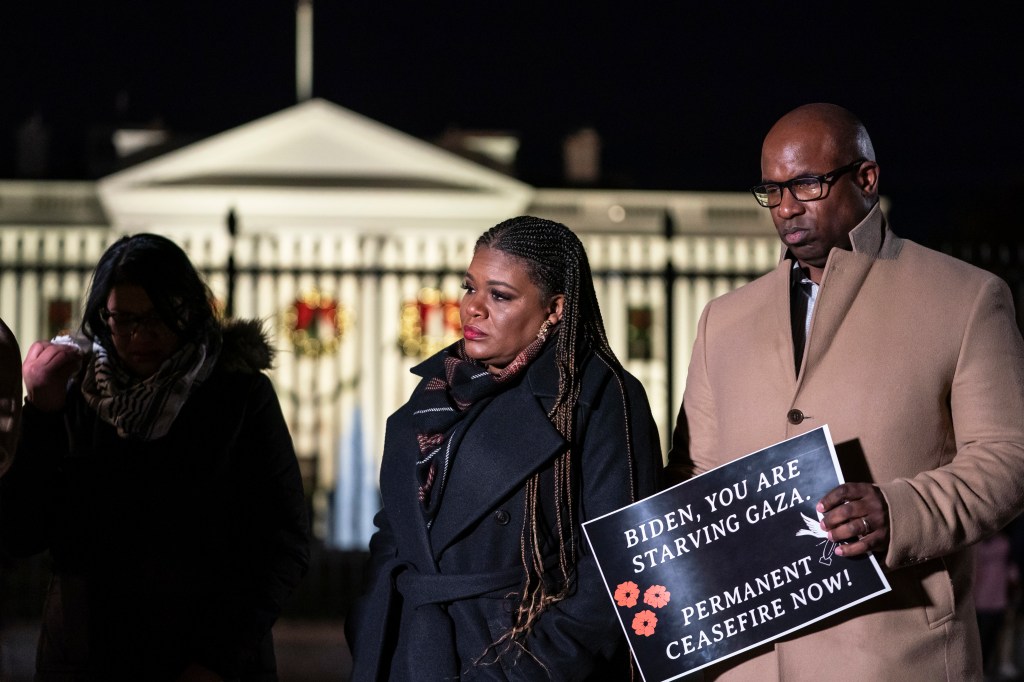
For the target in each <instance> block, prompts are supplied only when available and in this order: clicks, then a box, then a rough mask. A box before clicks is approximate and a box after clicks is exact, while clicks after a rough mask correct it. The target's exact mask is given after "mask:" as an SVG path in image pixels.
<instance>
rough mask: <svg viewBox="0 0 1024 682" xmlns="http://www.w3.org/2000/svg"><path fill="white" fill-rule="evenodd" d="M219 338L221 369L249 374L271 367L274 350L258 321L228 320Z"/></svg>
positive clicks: (261, 323) (261, 324)
mask: <svg viewBox="0 0 1024 682" xmlns="http://www.w3.org/2000/svg"><path fill="white" fill-rule="evenodd" d="M221 336H222V338H223V345H222V346H221V351H220V363H219V364H220V366H221V369H224V370H226V371H229V372H244V373H250V374H251V373H255V372H261V371H263V370H267V369H270V368H271V366H273V362H274V349H273V347H272V346H271V345H270V339H269V337H268V335H267V332H266V330H265V329H264V328H263V322H261V321H260V320H228V321H226V322H224V323H223V326H222V327H221Z"/></svg>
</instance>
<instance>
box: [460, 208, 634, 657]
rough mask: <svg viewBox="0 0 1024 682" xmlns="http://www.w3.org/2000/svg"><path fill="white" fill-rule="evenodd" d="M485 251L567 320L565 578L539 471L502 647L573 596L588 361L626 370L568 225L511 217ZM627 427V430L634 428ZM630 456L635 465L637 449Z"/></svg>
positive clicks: (560, 468) (562, 391) (562, 326)
mask: <svg viewBox="0 0 1024 682" xmlns="http://www.w3.org/2000/svg"><path fill="white" fill-rule="evenodd" d="M480 248H489V249H494V250H497V251H501V252H502V253H504V254H506V255H509V256H513V257H515V258H517V259H519V260H520V261H521V262H522V263H523V265H525V267H526V272H527V276H528V277H529V279H530V281H531V282H533V284H535V285H536V286H537V287H538V288H539V289H540V290H541V294H542V295H543V297H544V298H545V299H547V298H550V297H551V296H554V295H556V294H562V295H563V296H564V302H563V304H562V319H561V321H560V322H559V332H558V334H556V335H555V340H554V341H555V364H556V366H557V367H558V394H557V397H556V398H555V402H554V405H553V406H552V408H551V410H550V411H549V412H548V418H549V419H550V420H551V423H552V424H553V425H554V427H555V428H556V429H557V430H558V432H559V433H560V434H561V435H562V437H563V438H564V439H565V440H566V442H567V443H569V447H568V448H567V449H566V451H565V452H563V453H562V454H560V455H559V456H558V457H557V458H556V460H555V464H554V497H555V499H554V503H555V510H556V518H555V522H556V526H557V540H558V549H559V556H558V559H559V575H558V576H557V577H555V579H553V580H552V579H550V578H551V576H545V566H544V558H543V554H542V542H543V540H544V538H545V536H544V534H543V533H542V532H541V531H540V529H539V528H538V518H539V516H540V514H539V498H538V493H539V491H540V474H539V473H535V474H534V475H533V476H532V477H531V478H530V480H529V481H527V483H526V488H525V500H526V502H525V504H526V509H525V517H524V522H523V530H522V535H521V538H520V552H521V556H522V562H523V569H524V572H525V578H524V584H523V589H522V599H521V600H520V601H519V605H518V606H517V608H516V610H515V614H514V621H513V624H512V629H511V630H509V631H508V632H507V633H505V634H504V635H503V636H502V637H501V638H500V639H499V640H498V642H496V643H495V645H500V644H502V643H503V642H507V643H508V644H510V645H521V644H522V641H523V639H525V637H526V636H527V635H528V634H529V632H530V630H531V629H532V627H533V625H534V623H535V621H536V619H537V618H538V617H539V616H540V614H541V613H542V612H543V611H544V610H545V609H546V608H547V607H548V606H550V605H552V604H554V603H556V602H558V601H560V600H562V599H564V598H565V597H566V595H567V594H568V593H569V590H570V587H571V585H572V582H573V580H574V577H575V566H576V558H577V549H578V546H579V537H578V533H577V530H576V520H575V518H574V515H575V513H574V504H573V495H574V487H575V482H574V481H573V475H572V471H573V446H572V443H573V437H574V435H575V433H574V429H575V421H576V419H575V417H576V403H577V400H578V398H579V395H580V389H581V385H582V376H581V375H582V371H581V366H582V363H583V361H584V360H585V358H586V357H587V355H588V354H590V353H593V354H596V355H597V356H599V357H601V358H603V359H604V361H605V362H606V364H607V365H608V366H609V367H611V368H612V371H613V372H614V373H615V375H616V376H617V377H618V380H619V382H620V384H621V383H622V365H621V364H620V363H619V361H618V360H617V359H616V357H615V353H613V352H612V349H611V347H610V346H609V344H608V337H607V335H606V334H605V330H604V321H603V319H602V317H601V309H600V307H599V306H598V303H597V293H596V292H595V291H594V280H593V277H592V275H591V272H590V262H589V261H588V260H587V254H586V251H585V250H584V248H583V243H582V242H580V239H579V237H577V236H576V235H575V234H573V232H572V231H571V230H570V229H569V228H568V227H566V226H565V225H563V224H561V223H556V222H554V221H551V220H545V219H543V218H535V217H533V216H519V217H517V218H510V219H508V220H505V221H503V222H501V223H498V224H497V225H495V226H494V227H492V228H491V229H489V230H487V231H486V232H484V234H483V235H481V236H480V238H479V239H478V240H477V242H476V246H475V248H474V251H476V250H479V249H480ZM627 419H628V415H627ZM626 426H627V433H628V432H629V430H628V429H629V425H628V423H627V425H626ZM627 442H628V439H627ZM630 447H631V446H630ZM629 457H630V461H632V452H630V453H629Z"/></svg>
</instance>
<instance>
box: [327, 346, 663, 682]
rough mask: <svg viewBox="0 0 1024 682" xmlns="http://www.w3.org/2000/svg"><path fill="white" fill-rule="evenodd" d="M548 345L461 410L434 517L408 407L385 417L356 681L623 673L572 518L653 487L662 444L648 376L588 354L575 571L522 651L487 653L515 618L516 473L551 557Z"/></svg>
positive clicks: (611, 617)
mask: <svg viewBox="0 0 1024 682" xmlns="http://www.w3.org/2000/svg"><path fill="white" fill-rule="evenodd" d="M553 345H554V344H549V345H548V348H547V349H546V350H545V351H544V352H543V353H542V354H541V355H540V356H539V357H538V358H537V359H536V360H535V361H534V362H533V363H532V364H531V365H530V366H529V367H528V368H527V370H526V371H525V373H524V375H523V376H522V377H521V379H519V380H518V381H517V382H516V383H515V384H514V385H512V386H511V387H509V388H508V389H506V390H504V391H503V392H502V393H499V394H498V395H497V396H495V397H494V398H493V399H491V400H490V401H489V402H488V403H487V404H486V406H484V407H483V408H482V409H480V410H479V412H478V414H476V415H475V418H472V417H467V419H471V420H472V421H471V423H469V424H468V430H467V431H466V433H465V436H464V438H463V439H462V441H461V445H460V447H459V448H458V451H457V453H455V455H454V460H453V463H452V465H451V468H450V473H449V478H448V481H447V484H446V486H445V488H444V491H443V493H442V498H441V502H440V508H439V511H438V515H437V517H436V518H435V520H434V522H433V525H432V527H431V528H430V529H429V530H428V528H427V526H426V523H425V521H424V516H423V514H422V511H421V506H420V503H419V501H418V498H417V479H416V472H415V462H416V460H417V458H418V457H419V454H418V447H417V440H416V430H415V427H414V424H413V420H412V418H411V412H412V408H411V407H410V405H408V404H406V405H405V406H404V407H402V408H401V409H399V410H398V411H397V412H396V413H395V414H394V415H392V416H391V417H390V419H389V420H388V423H387V432H386V438H385V444H384V457H383V462H382V465H381V496H382V500H383V509H382V510H381V511H380V513H379V514H378V515H377V518H376V521H375V522H376V524H377V526H378V528H379V530H378V531H377V532H376V533H375V534H374V537H373V539H372V540H371V554H372V558H371V563H372V573H373V578H372V580H373V583H372V585H371V587H370V590H369V592H368V594H367V595H366V596H365V597H364V598H363V599H361V600H360V602H359V603H358V604H357V605H356V607H355V608H354V609H353V612H352V613H351V614H350V615H349V618H348V620H347V622H346V633H347V635H348V640H349V644H350V646H351V648H352V651H353V661H354V673H353V680H354V682H368V681H377V680H403V681H404V680H424V681H430V680H442V679H449V680H450V679H461V680H530V681H531V682H533V681H538V680H547V679H551V680H598V679H609V680H621V679H629V662H628V649H627V645H626V641H625V637H624V635H623V633H622V629H621V626H620V625H619V622H618V620H617V618H616V615H615V611H614V609H613V608H612V605H611V602H610V600H609V597H608V593H607V590H606V588H605V587H604V585H603V583H602V581H601V577H600V574H599V572H598V568H597V565H596V563H595V561H594V559H593V557H592V556H591V554H590V551H589V547H588V546H587V543H586V539H585V538H584V537H583V534H582V529H581V528H580V526H579V523H580V522H582V521H586V520H587V519H591V518H595V517H598V516H601V515H604V514H606V513H608V512H610V511H613V510H615V509H617V508H619V507H622V506H624V505H626V504H629V503H630V502H633V501H635V500H636V499H640V498H642V497H645V496H647V495H650V494H652V493H654V492H655V491H656V490H657V480H656V479H657V476H658V474H659V470H660V467H661V451H660V446H659V441H658V433H657V428H656V426H655V425H654V422H653V418H652V416H651V411H650V407H649V404H648V401H647V396H646V394H645V392H644V390H643V387H642V386H641V385H640V383H639V382H638V381H637V380H636V379H635V378H634V377H632V376H630V375H629V374H626V373H624V372H623V375H624V376H623V377H622V379H621V380H620V379H619V378H618V377H616V375H615V374H614V373H613V372H612V370H611V369H610V368H609V367H608V365H607V364H606V363H605V361H604V360H603V359H601V358H599V357H598V356H596V355H590V356H589V357H587V358H585V359H584V360H583V363H582V372H583V382H582V392H581V395H580V397H579V401H578V407H577V415H578V422H577V426H576V433H575V436H574V441H575V442H574V443H573V451H574V455H573V478H574V480H575V482H576V485H575V489H574V490H573V501H574V511H575V520H576V533H577V538H578V541H579V557H578V562H577V580H576V582H575V584H574V585H573V589H572V591H571V593H570V595H569V596H568V597H567V598H566V599H564V600H563V601H561V602H558V603H557V604H555V605H554V606H551V607H549V608H548V609H547V610H546V611H545V612H544V613H543V614H542V615H541V616H540V618H539V619H538V621H537V622H536V625H535V626H534V628H533V630H532V632H531V634H530V635H529V637H528V639H527V642H526V649H527V650H528V651H527V653H522V654H521V655H518V656H517V655H515V653H514V652H512V653H508V654H506V655H502V656H500V657H498V660H497V661H495V660H494V658H495V657H494V656H493V649H492V650H491V652H490V655H488V656H484V654H485V652H488V647H489V646H490V645H491V644H493V643H495V642H496V641H497V640H498V639H499V638H500V637H501V636H502V634H504V633H505V632H507V631H508V630H509V628H510V626H511V625H512V611H513V606H514V605H515V604H516V603H517V602H516V600H517V593H518V592H519V591H520V590H521V586H522V580H523V575H524V573H523V567H522V558H521V555H520V535H521V533H522V532H523V522H524V516H525V513H524V512H525V497H524V496H525V490H524V484H525V483H526V482H527V481H528V480H529V479H530V477H531V476H533V475H534V474H535V473H537V472H540V473H541V486H540V493H539V498H540V500H541V503H542V505H543V506H542V513H541V517H542V518H541V519H540V520H539V526H540V530H539V532H540V533H541V534H542V535H546V536H547V538H548V542H547V543H546V548H545V550H544V553H545V561H546V563H547V565H548V566H549V570H555V569H554V568H551V567H557V556H558V550H557V543H556V542H555V540H554V538H555V535H554V533H555V530H554V529H555V525H554V524H555V521H554V519H555V512H554V508H553V504H552V499H553V469H552V465H553V462H554V460H555V458H556V457H557V456H558V455H559V454H561V453H562V452H564V451H565V448H566V442H565V440H564V439H563V438H562V436H561V435H560V434H559V433H558V431H557V430H556V429H555V428H554V426H553V425H552V424H551V422H550V420H549V419H548V416H547V413H548V410H549V409H550V408H551V406H552V404H553V402H554V399H555V397H556V394H557V390H558V373H557V369H556V367H555V364H554V349H553ZM442 353H443V352H442ZM442 362H443V355H442V354H439V355H435V356H434V357H432V358H430V359H428V360H427V361H425V362H424V363H422V364H421V365H419V366H418V367H416V368H414V369H413V372H415V373H417V374H419V375H421V376H424V377H431V376H436V375H437V374H439V373H440V364H441V363H442ZM424 381H426V379H425V380H424ZM422 385H423V384H422V383H421V387H422ZM472 409H473V408H471V410H472ZM627 423H628V429H629V430H628V431H627ZM627 438H632V458H631V457H630V456H629V450H628V449H627ZM481 657H484V658H483V659H481Z"/></svg>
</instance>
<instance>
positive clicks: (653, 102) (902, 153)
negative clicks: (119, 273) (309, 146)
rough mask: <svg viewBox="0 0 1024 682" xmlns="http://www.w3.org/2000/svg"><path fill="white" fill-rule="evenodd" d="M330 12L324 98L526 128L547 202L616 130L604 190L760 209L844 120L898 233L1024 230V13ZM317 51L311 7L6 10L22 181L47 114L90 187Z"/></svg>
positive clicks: (6, 73)
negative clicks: (858, 130) (776, 168)
mask: <svg viewBox="0 0 1024 682" xmlns="http://www.w3.org/2000/svg"><path fill="white" fill-rule="evenodd" d="M314 4H315V22H316V25H315V56H314V59H315V63H314V70H315V76H314V80H315V83H314V95H315V96H318V97H324V98H326V99H329V100H331V101H333V102H335V103H337V104H340V105H341V106H344V107H348V108H350V109H352V110H354V111H356V112H359V113H361V114H364V115H366V116H369V117H371V118H374V119H376V120H379V121H381V122H382V123H385V124H387V125H390V126H393V127H395V128H398V129H399V130H402V131H405V132H407V133H410V134H413V135H416V136H418V137H422V138H425V139H434V138H436V137H437V136H438V135H439V134H440V133H441V132H442V131H444V130H445V129H446V128H447V127H449V126H460V127H463V128H470V129H500V130H508V131H514V132H517V133H519V134H520V135H521V137H522V149H521V155H520V159H519V170H520V174H521V176H522V177H523V179H524V180H526V181H528V182H531V183H534V184H536V185H540V186H554V185H557V184H558V183H559V182H560V170H561V166H560V157H559V154H560V152H559V144H560V140H561V139H562V137H563V136H564V135H565V134H567V133H569V132H571V131H572V130H574V129H576V128H578V127H581V126H593V127H595V128H596V129H597V130H598V131H599V133H600V134H601V136H602V140H603V159H602V162H603V171H604V180H603V181H602V186H606V187H616V188H633V189H672V190H725V191H735V190H740V191H743V190H745V189H746V188H747V187H749V186H750V185H751V184H754V182H755V181H756V180H757V179H758V178H759V166H758V161H759V152H760V143H761V140H762V138H763V136H764V133H765V132H766V131H767V130H768V128H769V127H770V126H771V124H772V123H773V122H774V121H775V120H776V119H777V118H778V117H779V116H780V115H781V114H783V113H785V112H786V111H788V110H789V109H791V108H793V107H795V106H797V105H799V104H803V103H806V102H812V101H830V102H835V103H838V104H842V105H844V106H846V107H848V108H850V109H852V110H853V111H854V112H855V113H857V114H858V115H859V116H860V117H861V118H862V120H863V121H864V122H865V124H866V125H867V127H868V130H869V132H870V133H871V135H872V138H873V140H874V144H875V149H876V152H877V154H878V161H879V163H880V165H881V168H882V177H881V183H882V185H881V187H882V192H883V193H884V194H886V195H887V196H889V197H890V199H891V200H892V202H893V212H892V213H893V216H892V217H893V222H894V223H895V226H896V228H897V230H898V231H900V232H902V233H904V234H907V235H909V236H916V235H919V234H924V233H927V232H929V231H930V232H936V231H938V232H943V231H946V232H949V231H959V232H965V233H971V234H977V233H990V232H997V233H1007V232H1008V231H1011V232H1012V233H1014V234H1018V233H1019V229H1018V228H1019V227H1020V226H1021V222H1022V221H1021V219H1020V218H1019V217H1018V216H1019V214H1020V211H1021V209H1020V208H1018V204H1019V202H1018V199H1017V195H1019V194H1021V193H1022V190H1024V133H1022V132H1021V126H1022V123H1024V82H1022V81H1024V78H1022V76H1021V73H1022V70H1024V40H1022V34H1021V31H1020V29H1019V26H1018V23H1017V17H1016V15H1015V14H1014V13H1010V12H1009V11H1008V10H1006V11H999V10H998V8H996V9H990V6H989V5H985V6H984V7H982V6H981V5H977V9H975V8H974V7H973V6H972V7H971V9H970V11H967V10H958V11H957V13H950V12H947V11H942V10H939V9H938V5H937V4H936V5H932V10H931V11H930V12H928V13H921V12H910V11H909V10H896V9H893V8H892V7H891V6H890V7H888V8H885V6H884V5H878V6H871V5H870V4H869V5H864V4H860V5H856V6H855V5H853V4H852V3H829V2H816V3H785V4H783V3H779V4H767V5H761V6H755V5H752V4H750V3H700V4H701V5H712V7H697V6H696V5H697V3H691V2H672V3H667V2H666V3H642V2H635V3H622V2H619V3H614V4H612V3H608V4H599V3H593V2H591V3H573V4H571V5H570V4H566V3H545V4H543V5H542V4H540V3H536V4H534V3H500V6H499V3H489V2H479V1H478V2H475V3H464V2H456V3H423V2H417V3H413V2H407V3H394V2H392V3H387V2H384V1H383V0H377V1H374V2H370V1H362V0H360V1H353V2H342V1H340V0H334V1H330V2H329V1H327V0H314ZM840 4H841V6H838V5H840ZM889 4H890V5H895V4H896V3H889ZM552 5H557V6H554V7H553V6H552ZM975 5H976V3H975ZM1007 7H1009V6H1007ZM294 34H295V31H294V3H293V2H291V1H290V0H258V1H254V0H247V1H243V0H205V1H203V2H199V1H197V0H179V1H178V2H163V1H161V0H153V1H139V0H134V1H133V2H127V1H125V0H103V1H102V2H75V3H72V2H19V3H13V2H7V3H4V8H3V9H2V10H0V40H2V44H3V46H4V53H5V54H6V55H7V57H6V58H5V59H4V60H2V61H3V64H2V65H0V69H2V70H0V78H2V82H3V83H4V85H5V92H4V95H5V97H4V106H3V110H2V112H0V126H2V129H3V131H4V136H3V141H2V145H0V152H2V153H0V176H3V177H14V176H16V170H15V168H16V167H15V164H14V161H13V159H14V154H13V149H14V144H13V139H14V131H15V130H16V129H17V127H18V126H19V125H21V123H23V122H24V121H25V120H26V119H27V117H28V116H30V115H31V114H32V113H33V112H39V113H40V114H41V115H42V117H43V120H44V121H45V122H46V124H47V126H48V127H49V128H50V129H51V131H52V135H53V143H52V147H53V155H54V158H53V161H52V164H51V169H50V171H49V175H50V176H51V177H70V178H87V177H95V176H96V175H102V174H103V173H104V172H105V171H107V172H109V168H106V167H104V166H103V164H102V163H97V162H96V161H95V159H96V156H97V155H96V148H97V146H98V145H100V144H101V141H102V140H103V139H105V138H104V131H108V130H111V129H113V127H115V126H118V125H126V124H128V125H142V124H146V123H148V122H152V121H155V120H159V121H161V122H162V123H163V124H164V125H165V126H166V127H167V128H169V129H170V130H171V131H172V132H174V133H176V134H179V135H185V136H191V137H194V138H200V137H204V136H207V135H210V134H213V133H216V132H220V131H222V130H226V129H228V128H231V127H233V126H236V125H239V124H242V123H245V122H247V121H250V120H253V119H255V118H258V117H260V116H263V115H266V114H269V113H273V112H275V111H278V110H280V109H283V108H285V107H287V106H290V105H291V104H294V102H295V84H294V72H295V66H294V65H295V61H294ZM90 158H92V159H93V160H92V161H89V159H90Z"/></svg>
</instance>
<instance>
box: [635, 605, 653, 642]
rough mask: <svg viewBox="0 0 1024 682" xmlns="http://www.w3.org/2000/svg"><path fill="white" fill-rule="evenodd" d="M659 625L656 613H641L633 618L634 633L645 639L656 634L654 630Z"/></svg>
mask: <svg viewBox="0 0 1024 682" xmlns="http://www.w3.org/2000/svg"><path fill="white" fill-rule="evenodd" d="M657 625H658V617H657V616H655V615H654V611H641V612H640V613H638V614H636V615H635V616H633V632H635V633H636V634H638V635H643V636H644V637H650V636H651V635H653V634H654V628H655V627H657Z"/></svg>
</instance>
